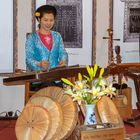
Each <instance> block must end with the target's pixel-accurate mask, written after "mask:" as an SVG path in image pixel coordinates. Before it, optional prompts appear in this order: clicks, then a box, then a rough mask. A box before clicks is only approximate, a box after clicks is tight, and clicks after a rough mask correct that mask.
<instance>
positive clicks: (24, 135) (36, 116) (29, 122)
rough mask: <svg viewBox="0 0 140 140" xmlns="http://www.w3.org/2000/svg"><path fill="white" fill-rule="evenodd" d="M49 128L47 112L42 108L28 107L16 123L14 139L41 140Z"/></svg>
mask: <svg viewBox="0 0 140 140" xmlns="http://www.w3.org/2000/svg"><path fill="white" fill-rule="evenodd" d="M49 128H50V115H49V112H48V111H47V110H46V109H44V108H43V107H40V106H34V105H30V106H28V107H25V108H24V110H23V111H22V113H21V115H20V116H19V117H18V119H17V121H16V126H15V131H16V137H17V139H18V140H43V139H44V137H45V136H46V135H47V132H48V130H49Z"/></svg>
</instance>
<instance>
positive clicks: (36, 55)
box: [26, 5, 68, 71]
mask: <svg viewBox="0 0 140 140" xmlns="http://www.w3.org/2000/svg"><path fill="white" fill-rule="evenodd" d="M56 15H57V11H56V8H55V7H53V6H51V5H43V6H41V7H39V8H38V9H37V10H36V12H35V17H36V19H37V21H38V22H39V25H38V27H39V29H38V30H37V31H36V32H33V33H31V34H30V35H28V37H27V41H26V64H27V68H28V69H29V70H30V71H40V70H48V69H51V68H54V67H57V66H65V65H67V64H68V54H67V52H66V50H65V48H64V44H63V40H62V37H61V35H60V34H59V33H58V32H56V31H52V27H53V26H54V23H55V18H56Z"/></svg>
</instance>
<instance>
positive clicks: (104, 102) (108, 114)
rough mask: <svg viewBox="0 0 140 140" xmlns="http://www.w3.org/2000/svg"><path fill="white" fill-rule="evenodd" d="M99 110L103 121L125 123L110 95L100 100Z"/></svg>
mask: <svg viewBox="0 0 140 140" xmlns="http://www.w3.org/2000/svg"><path fill="white" fill-rule="evenodd" d="M97 110H98V113H99V116H100V119H101V121H102V123H111V124H112V123H113V124H123V121H122V119H121V117H120V114H119V112H118V110H117V108H116V106H115V104H114V103H113V101H112V100H111V99H110V98H109V97H107V96H103V97H102V98H101V99H100V100H99V102H98V103H97Z"/></svg>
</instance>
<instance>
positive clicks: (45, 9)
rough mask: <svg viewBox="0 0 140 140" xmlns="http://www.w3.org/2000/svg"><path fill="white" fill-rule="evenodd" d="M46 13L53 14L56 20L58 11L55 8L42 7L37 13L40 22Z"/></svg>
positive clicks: (49, 6)
mask: <svg viewBox="0 0 140 140" xmlns="http://www.w3.org/2000/svg"><path fill="white" fill-rule="evenodd" d="M46 13H49V14H50V13H51V14H53V15H54V18H55V17H56V15H57V10H56V8H55V7H54V6H51V5H42V6H40V7H39V8H38V9H37V10H36V11H35V17H36V19H37V20H38V21H39V20H40V19H41V18H42V17H43V15H44V14H46Z"/></svg>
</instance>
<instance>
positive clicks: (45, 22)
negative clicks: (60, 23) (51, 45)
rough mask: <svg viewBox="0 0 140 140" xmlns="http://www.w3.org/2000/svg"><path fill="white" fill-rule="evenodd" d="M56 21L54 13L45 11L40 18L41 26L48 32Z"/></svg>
mask: <svg viewBox="0 0 140 140" xmlns="http://www.w3.org/2000/svg"><path fill="white" fill-rule="evenodd" d="M54 22H55V17H54V15H53V14H52V13H45V14H44V15H43V17H42V18H41V20H40V28H41V29H42V30H45V31H47V32H48V31H50V30H51V29H52V27H53V25H54Z"/></svg>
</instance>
